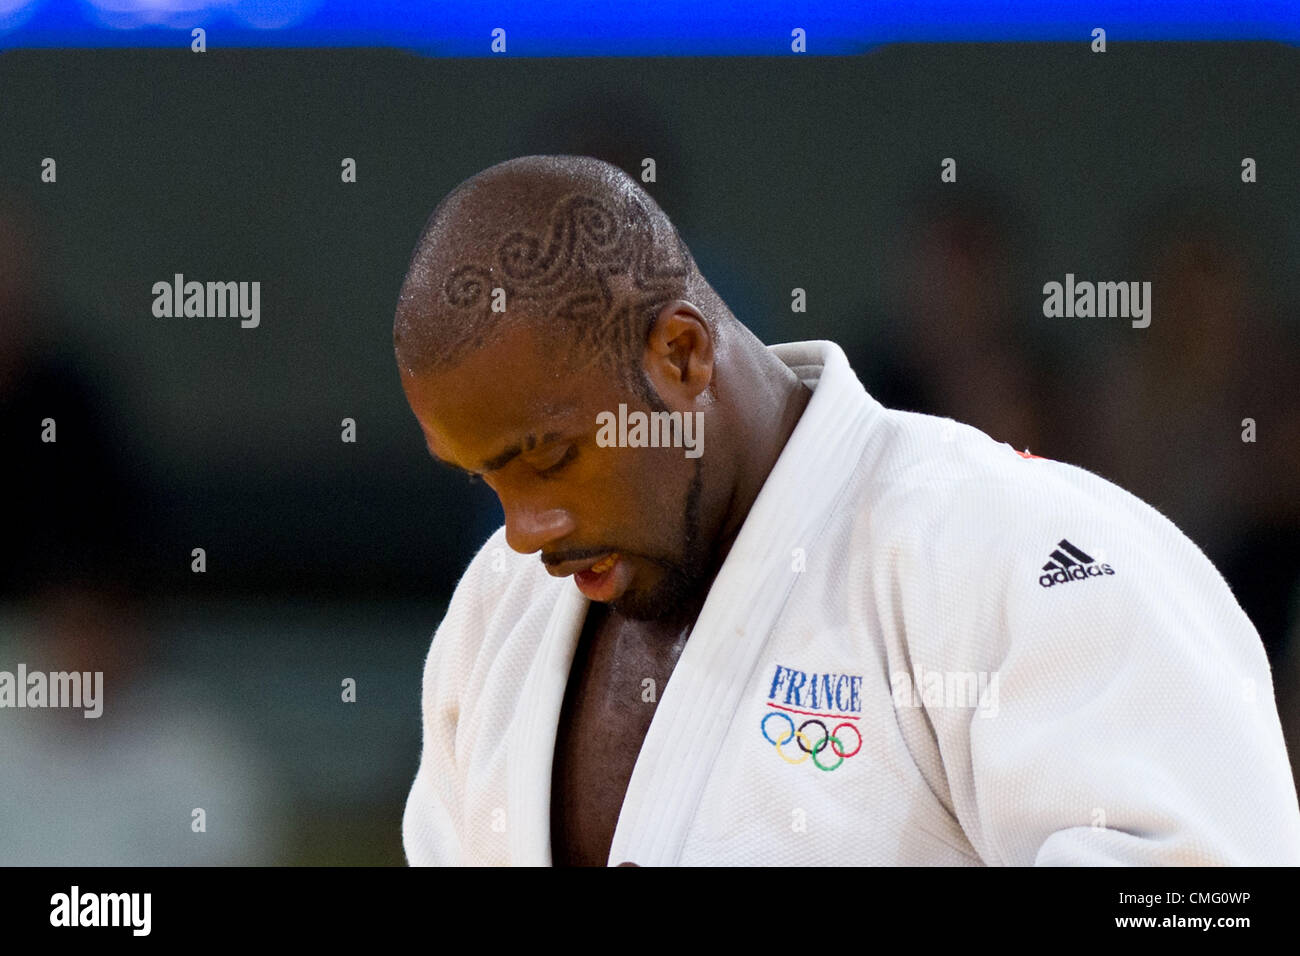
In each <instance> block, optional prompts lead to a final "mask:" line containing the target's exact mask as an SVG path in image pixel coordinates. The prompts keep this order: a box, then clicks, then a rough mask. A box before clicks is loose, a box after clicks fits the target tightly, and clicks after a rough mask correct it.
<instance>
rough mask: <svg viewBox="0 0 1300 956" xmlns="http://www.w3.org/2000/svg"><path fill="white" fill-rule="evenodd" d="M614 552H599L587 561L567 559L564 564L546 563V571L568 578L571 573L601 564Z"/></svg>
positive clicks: (554, 575) (587, 569) (558, 576)
mask: <svg viewBox="0 0 1300 956" xmlns="http://www.w3.org/2000/svg"><path fill="white" fill-rule="evenodd" d="M614 553H615V552H613V551H606V552H605V553H604V554H598V555H596V557H594V558H589V559H587V560H586V561H566V562H564V564H548V565H546V573H547V574H549V575H550V576H551V577H554V578H567V577H568V576H569V575H571V574H577V573H579V572H580V571H589V570H591V568H593V567H595V566H596V565H598V564H600V562H602V561H604V560H605V559H606V558H608V557H609V556H610V555H611V554H614Z"/></svg>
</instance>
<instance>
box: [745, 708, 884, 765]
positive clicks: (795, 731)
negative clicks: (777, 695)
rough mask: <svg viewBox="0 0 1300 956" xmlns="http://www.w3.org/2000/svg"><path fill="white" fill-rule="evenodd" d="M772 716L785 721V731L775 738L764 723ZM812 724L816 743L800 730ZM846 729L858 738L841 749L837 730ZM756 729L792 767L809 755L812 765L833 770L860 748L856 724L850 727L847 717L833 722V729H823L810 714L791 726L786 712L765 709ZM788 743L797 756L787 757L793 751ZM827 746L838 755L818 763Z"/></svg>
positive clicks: (824, 725)
mask: <svg viewBox="0 0 1300 956" xmlns="http://www.w3.org/2000/svg"><path fill="white" fill-rule="evenodd" d="M773 717H779V718H781V719H783V720H784V721H785V722H786V727H785V728H784V730H785V733H783V734H781V735H780V736H778V737H777V739H775V740H773V739H772V735H771V734H770V733H769V732H768V726H767V722H768V721H769V720H771V719H772V718H773ZM814 724H815V725H816V726H818V727H820V728H821V737H820V738H819V739H818V740H817V742H816V743H813V741H812V740H811V739H810V738H809V735H808V734H807V733H805V732H804V731H805V729H806V728H808V727H809V726H811V725H814ZM779 726H780V725H778V727H779ZM846 728H847V729H848V730H851V731H853V735H854V736H855V737H857V738H858V740H857V745H856V746H854V748H853V749H852V750H845V749H844V739H843V738H842V737H841V736H840V732H841V731H843V730H845V729H846ZM758 729H759V730H761V731H762V732H763V738H764V739H765V740H766V741H767V742H768V743H769V744H771V745H772V746H773V747H775V748H776V753H777V756H779V757H780V758H781V759H782V760H784V761H785V762H786V763H788V764H793V765H796V766H797V765H798V764H801V763H803V762H804V761H805V760H807V759H808V758H809V757H811V758H812V762H813V766H815V767H816V768H817V769H818V770H827V771H830V770H836V769H838V768H839V766H840V764H842V763H844V761H845V760H847V759H848V758H849V757H852V756H853V755H854V754H856V753H857V752H858V751H859V750H861V749H862V734H861V733H860V732H859V731H858V728H857V727H855V726H853V724H851V723H849V722H848V721H847V720H846V721H844V722H843V723H841V724H837V725H836V726H835V728H834V729H833V730H827V729H826V724H825V723H824V722H822V721H821V720H818V719H817V718H816V717H811V718H809V719H808V720H805V721H804V722H803V723H802V724H800V725H799V726H798V727H796V726H795V725H794V719H793V718H792V717H791V716H790V715H789V714H785V713H782V712H780V711H776V710H773V711H768V712H767V713H766V714H764V715H763V719H762V720H761V721H760V722H759V725H758ZM791 743H793V744H794V745H795V747H797V748H798V751H799V755H798V756H797V757H794V756H791V754H793V753H794V752H795V748H794V747H790V746H788V745H789V744H791ZM827 747H830V750H831V753H833V754H834V755H835V756H836V757H838V758H839V759H838V760H836V761H835V762H834V763H831V764H829V765H828V764H827V763H822V761H821V757H822V756H823V755H824V754H825V751H826V748H827ZM783 748H784V749H783Z"/></svg>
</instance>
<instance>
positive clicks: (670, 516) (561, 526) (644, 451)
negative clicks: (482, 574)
mask: <svg viewBox="0 0 1300 956" xmlns="http://www.w3.org/2000/svg"><path fill="white" fill-rule="evenodd" d="M563 352H564V350H563V349H562V348H560V347H558V346H557V345H553V344H552V345H548V343H546V342H545V341H544V340H542V339H540V338H539V337H538V335H537V334H536V332H534V331H533V330H532V329H530V328H528V327H527V326H524V325H515V326H512V327H510V328H507V329H505V330H503V331H502V332H501V333H500V336H499V338H498V339H496V340H495V341H493V342H491V343H489V344H488V345H485V346H484V347H482V348H480V349H477V350H476V351H474V352H473V353H471V354H470V355H469V356H468V357H467V358H466V359H464V360H463V361H462V362H461V363H460V364H459V365H458V366H456V367H455V368H453V369H450V370H447V371H441V372H437V373H429V374H425V375H419V376H411V375H407V374H405V373H404V374H403V376H402V383H403V388H404V389H405V392H406V397H407V401H408V402H409V403H410V405H411V410H412V411H413V412H414V413H415V417H416V419H417V420H418V421H419V423H420V426H421V428H422V429H423V431H424V436H425V441H426V443H427V444H428V446H429V451H430V452H431V453H432V454H433V456H434V457H435V458H437V459H440V460H441V461H443V462H445V463H447V464H449V465H451V466H453V467H455V468H458V469H461V470H464V471H468V472H471V473H473V474H474V475H477V476H478V477H480V478H481V479H482V480H483V481H485V482H486V483H487V484H488V486H489V487H491V489H492V490H493V491H494V492H496V495H497V498H498V499H499V500H500V502H501V507H502V510H503V511H504V513H505V524H506V541H507V543H508V544H509V545H510V547H511V548H512V549H513V550H515V551H518V552H519V553H521V554H531V553H533V552H535V551H540V552H541V559H542V561H543V563H545V564H546V565H547V570H548V571H550V572H551V573H552V574H556V575H560V576H563V575H569V574H574V575H575V580H576V583H577V584H578V586H579V587H580V589H581V590H582V591H583V593H584V594H586V595H587V596H588V597H589V598H591V599H592V600H595V601H601V602H605V603H607V604H609V605H610V607H611V608H613V610H615V611H616V612H618V613H620V614H622V615H624V616H626V617H630V618H636V619H643V620H649V619H654V618H658V617H663V616H667V615H669V614H671V613H672V611H673V610H674V609H675V608H676V607H677V606H679V605H680V604H682V603H684V602H685V601H686V600H687V599H688V598H690V597H691V596H692V595H694V594H695V593H696V592H697V591H698V588H699V587H700V586H701V585H702V584H703V583H704V575H705V574H706V572H707V569H708V568H709V567H710V565H711V563H712V562H711V558H712V549H711V547H710V542H709V541H707V540H705V538H706V536H705V535H704V534H702V531H701V514H700V504H701V490H702V479H701V471H700V461H701V460H702V459H701V458H698V457H697V458H686V457H685V455H684V453H683V449H681V448H621V447H601V446H599V445H598V444H597V443H596V434H597V430H598V425H597V415H599V414H600V413H601V412H612V413H614V414H615V415H617V413H618V406H619V403H620V402H621V403H623V404H625V405H627V407H628V411H629V412H631V411H633V410H636V409H640V410H647V408H646V405H645V403H644V399H642V398H640V397H638V396H637V395H636V394H635V393H633V392H632V391H631V390H629V389H628V388H627V387H626V386H624V385H622V384H621V383H619V382H616V381H614V380H612V379H610V378H609V377H608V376H607V374H606V373H604V372H603V371H600V370H599V367H598V366H595V365H593V366H590V367H588V368H586V369H573V368H570V367H569V366H567V365H566V363H565V362H564V360H563V359H562V358H561V357H560V356H561V355H562V354H563ZM612 555H617V558H616V559H615V560H614V561H613V565H612V567H608V565H609V564H610V562H609V560H608V559H609V558H610V556H612ZM593 565H594V566H595V568H596V570H595V571H591V570H588V569H589V568H591V567H592V566H593Z"/></svg>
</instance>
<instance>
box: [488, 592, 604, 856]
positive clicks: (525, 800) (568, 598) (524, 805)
mask: <svg viewBox="0 0 1300 956" xmlns="http://www.w3.org/2000/svg"><path fill="white" fill-rule="evenodd" d="M565 584H566V585H568V586H567V587H564V588H561V589H560V597H559V598H558V599H557V600H556V602H555V607H554V608H553V609H552V610H551V616H550V618H549V620H548V621H547V624H546V630H545V632H544V633H543V635H542V641H541V644H540V645H539V646H538V650H537V655H536V656H535V657H534V658H533V664H532V667H530V668H529V670H528V674H527V676H526V677H525V678H524V686H523V689H522V691H521V692H520V705H519V709H518V711H517V712H516V715H515V721H514V724H513V726H512V728H511V730H512V736H511V742H510V750H509V757H508V760H509V766H507V768H506V791H507V792H506V807H507V817H506V827H507V832H508V834H509V846H510V862H511V863H512V864H514V865H516V866H550V865H551V762H552V758H553V756H554V754H555V740H556V732H557V730H558V728H559V723H560V711H561V708H562V707H563V706H564V691H565V688H566V687H567V685H568V681H569V668H570V667H572V665H573V655H574V652H575V651H576V650H577V647H578V640H579V638H580V637H581V636H582V622H583V620H584V619H585V618H586V615H587V605H588V603H589V602H588V601H587V599H586V598H585V597H583V596H582V593H581V592H580V591H579V590H578V589H577V588H576V587H574V586H573V583H572V582H571V581H565Z"/></svg>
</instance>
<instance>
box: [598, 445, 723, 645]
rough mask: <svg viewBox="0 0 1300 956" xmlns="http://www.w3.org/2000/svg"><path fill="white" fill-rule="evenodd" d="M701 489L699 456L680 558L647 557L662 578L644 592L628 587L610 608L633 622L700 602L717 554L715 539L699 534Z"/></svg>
mask: <svg viewBox="0 0 1300 956" xmlns="http://www.w3.org/2000/svg"><path fill="white" fill-rule="evenodd" d="M702 488H703V480H702V478H701V476H700V459H698V458H697V459H695V474H694V475H693V476H692V477H691V484H690V487H689V488H688V489H687V491H686V508H685V511H684V514H683V516H682V517H683V520H682V544H681V551H680V557H677V558H674V559H666V558H645V559H644V560H646V561H648V562H650V563H651V564H654V565H656V566H658V567H659V568H661V569H662V572H663V573H662V575H661V576H660V578H659V580H658V581H657V582H656V583H655V584H654V585H653V586H652V587H650V588H648V589H646V590H643V591H634V590H632V589H631V588H629V589H628V590H627V591H626V592H625V593H624V594H623V595H622V596H621V597H619V598H618V599H617V600H614V601H611V602H609V608H610V610H612V611H614V612H615V613H616V614H619V615H621V616H622V617H626V618H629V619H631V620H634V621H663V620H667V619H670V618H672V617H674V616H675V615H678V614H680V613H682V610H683V608H684V607H689V606H690V605H692V604H693V603H695V602H696V601H697V599H698V598H699V597H700V591H701V589H702V588H703V587H704V585H705V584H706V583H707V582H708V580H709V571H710V570H711V569H712V566H713V563H714V558H715V555H716V553H717V544H716V542H713V541H706V540H704V537H703V535H702V534H701V533H700V520H701V519H700V495H701V491H702Z"/></svg>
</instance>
